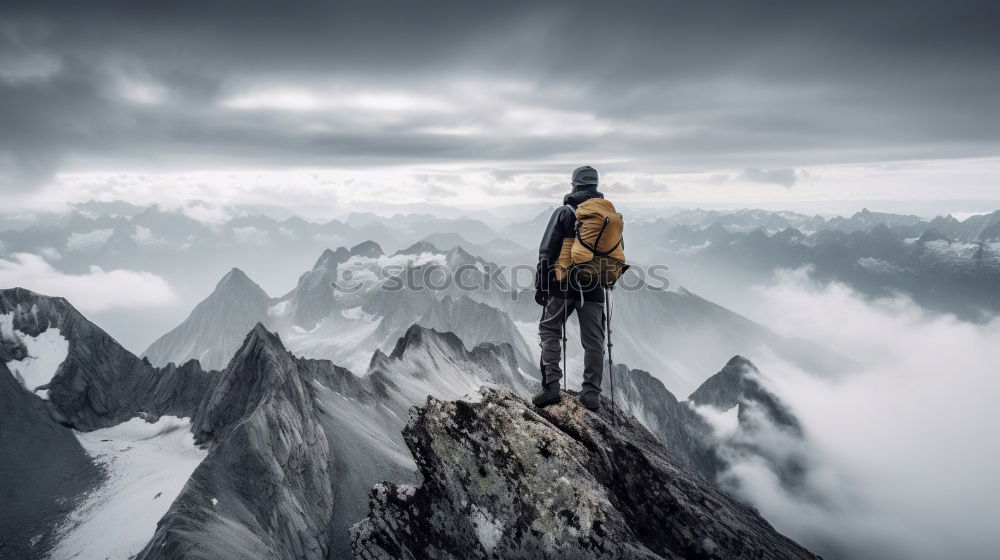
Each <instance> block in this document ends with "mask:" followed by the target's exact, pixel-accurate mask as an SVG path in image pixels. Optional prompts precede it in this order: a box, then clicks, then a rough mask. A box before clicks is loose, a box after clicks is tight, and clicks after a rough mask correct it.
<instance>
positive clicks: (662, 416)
mask: <svg viewBox="0 0 1000 560" xmlns="http://www.w3.org/2000/svg"><path fill="white" fill-rule="evenodd" d="M610 379H611V376H608V380H609V381H610ZM614 382H615V393H616V394H615V405H616V406H618V407H619V409H620V410H621V411H622V412H623V413H624V414H626V415H629V416H633V417H634V418H635V419H636V420H638V421H639V422H640V423H641V424H642V425H643V426H645V427H646V429H647V430H649V431H650V432H651V433H652V434H653V435H654V436H656V439H658V440H659V441H660V443H662V444H663V445H664V446H665V447H666V448H667V451H669V452H670V454H671V455H673V456H674V457H676V458H677V459H678V460H679V461H681V462H682V463H683V464H684V465H685V466H686V467H687V468H688V469H689V470H691V471H693V472H695V473H697V474H699V475H701V476H702V477H703V478H705V480H708V481H714V480H715V478H716V475H717V474H718V473H719V471H720V470H721V469H722V468H723V467H724V466H725V463H724V461H723V460H722V458H720V457H719V456H718V453H717V451H716V444H717V442H716V441H715V439H714V438H713V436H712V427H711V426H709V425H708V423H707V422H705V420H704V419H703V418H702V417H701V415H699V414H698V413H697V412H695V411H694V409H692V408H691V406H689V404H688V403H686V402H683V401H678V400H677V397H675V396H674V395H673V393H671V392H670V391H668V390H667V388H666V387H665V386H664V385H663V383H662V382H661V381H660V380H659V379H656V378H655V377H653V376H652V375H650V374H649V373H647V372H645V371H642V370H638V369H629V368H628V367H627V366H625V365H624V364H615V369H614ZM608 385H610V384H608ZM607 388H609V387H608V386H607V385H606V389H607ZM605 396H606V397H610V392H609V391H607V392H605Z"/></svg>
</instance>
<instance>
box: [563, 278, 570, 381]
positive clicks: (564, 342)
mask: <svg viewBox="0 0 1000 560" xmlns="http://www.w3.org/2000/svg"><path fill="white" fill-rule="evenodd" d="M568 302H569V298H563V311H562V354H563V355H562V359H563V372H562V373H563V391H568V390H569V384H568V383H567V379H566V378H568V377H569V370H568V369H567V366H566V309H567V303H568Z"/></svg>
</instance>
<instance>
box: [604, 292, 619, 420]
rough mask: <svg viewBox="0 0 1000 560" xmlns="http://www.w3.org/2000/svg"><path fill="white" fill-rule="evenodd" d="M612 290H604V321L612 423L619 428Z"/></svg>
mask: <svg viewBox="0 0 1000 560" xmlns="http://www.w3.org/2000/svg"><path fill="white" fill-rule="evenodd" d="M611 290H612V288H609V287H607V286H605V288H604V320H605V322H606V324H607V327H608V328H607V330H608V374H609V375H610V376H611V422H612V423H613V424H614V425H615V426H617V425H618V419H617V417H616V416H615V363H614V360H612V358H611V347H612V346H614V343H612V342H611V313H612V311H613V308H612V305H611Z"/></svg>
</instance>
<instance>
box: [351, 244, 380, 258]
mask: <svg viewBox="0 0 1000 560" xmlns="http://www.w3.org/2000/svg"><path fill="white" fill-rule="evenodd" d="M384 254H385V253H383V252H382V246H381V245H379V244H378V243H376V242H374V241H371V240H369V241H362V242H361V243H358V244H357V245H355V246H354V247H351V250H350V255H351V256H352V257H353V256H361V257H371V258H376V259H377V258H378V257H381V256H382V255H384Z"/></svg>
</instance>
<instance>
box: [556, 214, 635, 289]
mask: <svg viewBox="0 0 1000 560" xmlns="http://www.w3.org/2000/svg"><path fill="white" fill-rule="evenodd" d="M624 230H625V221H624V219H623V218H622V215H621V214H619V213H618V212H617V211H616V210H615V205H614V204H611V201H610V200H607V199H605V198H591V199H587V200H585V201H583V202H582V203H580V205H579V206H577V208H576V238H575V239H573V240H572V246H571V247H570V252H569V253H570V254H569V256H570V259H569V260H570V263H569V267H568V269H569V270H568V272H569V277H570V279H571V281H572V282H573V283H574V284H575V285H577V286H580V287H589V286H595V285H600V286H604V287H612V286H614V284H615V282H617V281H618V278H620V277H621V275H622V274H624V273H625V271H626V270H628V265H627V264H625V248H624V246H623V237H622V235H623V232H624ZM567 241H569V240H567Z"/></svg>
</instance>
